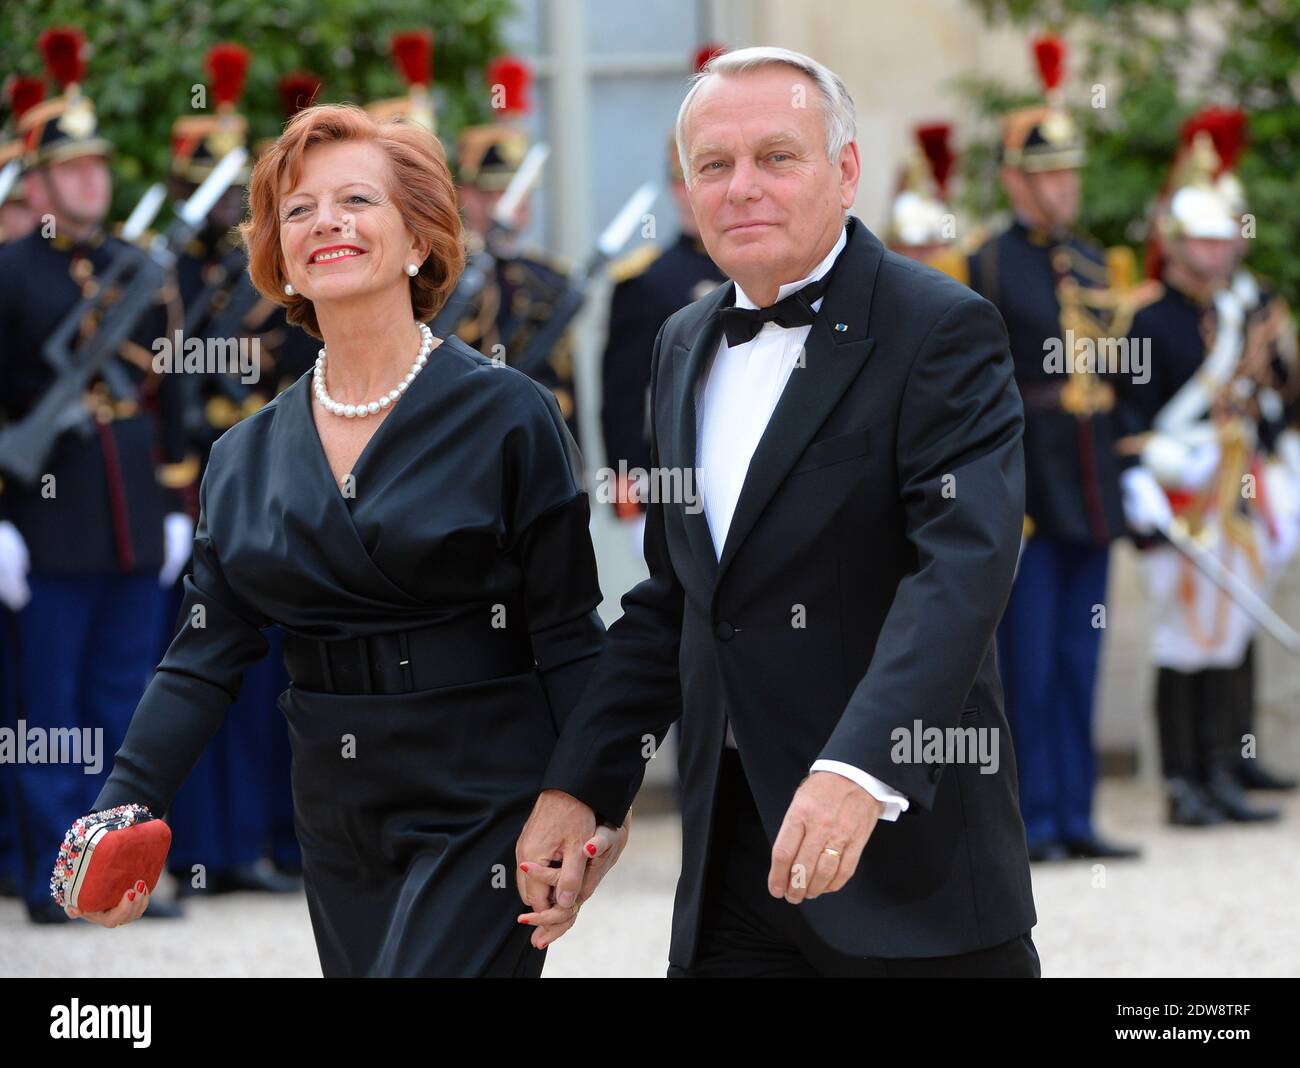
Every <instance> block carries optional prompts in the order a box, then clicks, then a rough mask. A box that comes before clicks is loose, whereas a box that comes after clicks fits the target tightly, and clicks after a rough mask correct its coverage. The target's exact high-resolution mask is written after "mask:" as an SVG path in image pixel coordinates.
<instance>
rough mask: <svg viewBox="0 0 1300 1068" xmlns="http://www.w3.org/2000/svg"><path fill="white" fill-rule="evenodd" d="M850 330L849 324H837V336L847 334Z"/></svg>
mask: <svg viewBox="0 0 1300 1068" xmlns="http://www.w3.org/2000/svg"><path fill="white" fill-rule="evenodd" d="M848 328H849V324H848V323H836V324H835V332H836V333H837V334H843V333H845V332H846V331H847V330H848Z"/></svg>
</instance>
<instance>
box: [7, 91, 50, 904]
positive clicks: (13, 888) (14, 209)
mask: <svg viewBox="0 0 1300 1068" xmlns="http://www.w3.org/2000/svg"><path fill="white" fill-rule="evenodd" d="M4 95H5V98H6V99H7V100H8V101H9V107H10V113H9V114H10V123H9V124H8V125H7V126H6V128H5V130H4V133H3V134H0V245H5V244H8V243H10V242H13V241H18V240H20V239H21V238H23V237H26V236H27V235H28V234H29V233H31V231H32V229H33V228H34V227H35V225H36V220H35V218H34V217H33V215H32V210H31V206H30V205H29V204H28V203H27V196H26V194H25V193H24V192H23V182H22V155H23V143H22V141H21V140H20V139H19V138H18V134H17V131H16V130H15V129H14V128H13V127H14V126H16V124H17V122H18V120H19V119H20V118H22V115H23V113H24V112H25V111H27V110H28V109H29V108H31V107H32V106H33V105H35V104H38V103H40V101H41V98H42V97H44V95H45V83H44V82H43V81H41V79H39V78H27V77H14V78H11V79H10V80H9V82H8V84H7V85H6V87H5V94H4ZM8 600H9V595H6V593H5V592H4V591H0V726H12V725H13V721H14V714H13V709H14V707H15V702H14V700H13V685H14V669H13V647H14V619H13V613H12V612H10V610H9V609H8V607H6V603H7V601H8ZM12 791H13V771H12V765H11V764H10V763H9V762H8V761H0V897H15V896H17V894H18V883H17V871H16V865H17V855H16V853H15V849H16V842H15V835H14V818H13V811H14V805H13V798H12V796H11V794H12Z"/></svg>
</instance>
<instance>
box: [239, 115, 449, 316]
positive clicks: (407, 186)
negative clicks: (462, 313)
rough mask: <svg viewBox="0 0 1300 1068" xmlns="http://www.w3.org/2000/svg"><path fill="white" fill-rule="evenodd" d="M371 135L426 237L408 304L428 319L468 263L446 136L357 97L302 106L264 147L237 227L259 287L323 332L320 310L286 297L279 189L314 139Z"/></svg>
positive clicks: (403, 204) (298, 168)
mask: <svg viewBox="0 0 1300 1068" xmlns="http://www.w3.org/2000/svg"><path fill="white" fill-rule="evenodd" d="M332 141H369V142H370V143H372V144H375V145H377V146H378V147H379V148H380V149H382V150H383V152H384V154H385V155H386V156H387V157H388V161H389V164H390V166H391V168H392V174H391V177H390V182H389V190H388V192H389V195H390V196H391V197H392V200H393V204H394V206H396V208H397V210H398V211H399V212H401V215H402V218H403V219H404V220H405V221H406V225H407V227H408V228H409V229H410V231H411V233H413V234H415V235H416V237H418V238H421V239H423V240H425V241H428V242H429V246H430V251H429V256H428V258H427V259H426V260H425V261H424V264H423V265H422V266H421V267H420V273H419V274H417V275H416V276H415V277H414V278H412V279H411V306H412V308H413V309H414V311H415V317H416V319H418V320H419V321H420V322H422V323H423V322H428V321H429V320H430V319H432V318H433V316H434V315H435V314H436V313H437V311H438V309H439V308H441V307H442V306H443V304H445V303H446V301H447V298H448V297H449V296H450V295H451V291H452V289H453V287H454V286H455V285H456V281H457V279H458V278H460V273H461V270H462V269H463V268H464V266H465V243H464V237H463V235H462V232H461V222H460V211H459V209H458V207H457V204H456V186H455V183H454V182H453V181H452V177H451V172H450V170H448V168H447V156H446V153H445V152H444V151H443V148H442V143H441V142H440V141H439V140H438V139H437V138H436V137H435V136H434V135H433V134H432V133H430V132H429V131H428V130H426V129H425V128H424V127H423V126H419V125H416V124H415V123H411V122H406V121H405V120H403V119H388V120H386V121H384V122H376V121H375V120H374V119H372V118H371V117H370V116H369V115H367V114H366V113H365V112H364V111H362V110H361V108H359V107H357V106H355V105H354V104H320V105H317V106H315V107H310V108H304V109H303V110H302V111H300V112H298V114H297V115H295V116H294V117H293V118H292V119H290V120H289V124H288V125H287V126H286V127H285V128H284V133H282V134H281V135H280V137H279V139H278V140H277V141H276V142H275V143H274V144H273V145H272V146H271V147H270V148H269V149H267V150H266V152H264V153H263V154H262V156H261V158H260V159H258V161H257V165H256V166H255V167H254V168H253V174H252V177H251V179H250V180H249V184H248V219H247V220H246V221H245V222H244V223H242V224H241V225H240V227H239V232H240V234H241V235H242V236H243V238H244V244H245V245H246V246H247V247H248V273H249V275H250V276H251V277H252V279H253V285H254V286H256V287H257V291H258V292H259V293H261V294H262V296H264V297H266V299H267V300H271V301H274V302H275V303H276V304H280V305H282V306H283V307H284V308H285V316H286V318H288V320H289V322H291V323H296V324H298V325H300V326H301V327H303V329H305V330H306V331H307V333H309V334H311V335H312V337H315V338H319V337H320V336H321V334H320V325H319V323H318V322H317V321H316V309H315V308H314V307H313V306H312V302H311V301H310V300H308V299H307V298H306V297H304V296H302V294H294V295H293V296H286V295H285V292H284V286H285V282H286V281H287V279H286V277H285V273H284V257H283V255H282V254H281V251H280V211H279V201H280V188H281V185H282V184H283V183H284V181H285V179H286V177H287V179H288V188H292V187H293V185H294V184H296V183H297V181H298V178H299V176H300V175H301V173H302V158H303V155H304V154H305V153H306V152H307V150H308V149H309V148H311V147H312V146H313V145H320V144H327V143H329V142H332Z"/></svg>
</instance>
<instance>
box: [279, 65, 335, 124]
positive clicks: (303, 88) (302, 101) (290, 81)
mask: <svg viewBox="0 0 1300 1068" xmlns="http://www.w3.org/2000/svg"><path fill="white" fill-rule="evenodd" d="M323 84H324V83H323V82H322V81H321V79H320V75H317V74H313V73H312V72H311V71H309V70H295V71H291V72H290V73H288V74H286V75H285V76H284V77H283V78H281V79H280V81H279V82H278V83H277V86H276V88H277V89H279V91H280V107H281V108H283V109H284V114H285V117H286V118H290V119H291V118H293V117H294V116H295V115H297V114H298V112H300V111H301V110H302V109H303V108H309V107H311V106H312V104H313V103H315V100H316V96H317V94H318V93H319V92H320V91H321V87H322V85H323Z"/></svg>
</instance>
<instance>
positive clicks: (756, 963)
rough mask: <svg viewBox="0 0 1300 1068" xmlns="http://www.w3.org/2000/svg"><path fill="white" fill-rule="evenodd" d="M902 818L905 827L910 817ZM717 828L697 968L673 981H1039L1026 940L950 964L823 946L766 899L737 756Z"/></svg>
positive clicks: (724, 776)
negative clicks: (1014, 978) (856, 953)
mask: <svg viewBox="0 0 1300 1068" xmlns="http://www.w3.org/2000/svg"><path fill="white" fill-rule="evenodd" d="M901 818H902V819H904V820H906V819H907V816H906V814H904V815H903V816H902V817H901ZM714 821H715V822H714V827H713V839H712V840H713V845H712V848H711V850H710V855H709V867H708V873H707V875H706V877H705V887H704V901H703V909H702V913H701V916H700V940H699V945H698V948H697V952H696V955H695V963H694V964H692V965H691V967H689V968H683V967H680V966H678V965H675V964H670V965H669V966H668V977H669V978H696V977H700V978H703V977H717V976H727V977H738V976H751V977H770V978H819V977H852V978H866V977H880V978H906V977H928V976H941V975H943V976H967V977H972V978H974V977H978V978H989V977H999V976H1023V977H1033V978H1037V977H1038V976H1039V974H1040V970H1039V963H1038V952H1037V950H1035V948H1034V943H1033V940H1032V939H1031V938H1030V936H1029V933H1028V932H1026V933H1025V934H1023V935H1020V936H1018V937H1016V938H1013V939H1011V940H1010V941H1008V942H1004V943H1002V944H1001V945H997V946H992V947H990V948H988V949H981V950H977V951H975V952H973V953H962V954H959V955H957V956H951V957H919V958H906V959H903V958H882V957H853V956H849V955H847V954H844V953H841V952H839V951H838V950H836V949H833V948H831V947H830V946H828V945H826V943H825V942H823V941H822V940H821V939H820V938H819V937H818V936H817V934H815V933H814V931H813V929H812V927H811V926H809V924H808V921H807V920H806V919H804V917H803V915H802V914H801V913H800V911H799V907H798V906H797V905H791V904H790V903H789V902H787V901H784V900H780V899H777V898H774V897H772V896H771V894H769V893H768V892H767V874H768V869H769V868H770V866H771V854H772V847H771V845H770V844H769V843H768V840H767V835H766V833H765V832H764V830H763V824H762V822H761V820H760V818H759V815H758V809H757V807H756V806H755V804H754V798H753V795H752V794H751V792H750V789H749V784H748V783H747V782H746V781H745V774H744V771H743V770H742V768H741V764H740V757H739V754H737V753H736V751H735V750H734V749H726V750H724V751H723V758H722V770H721V780H720V782H719V784H718V801H717V805H716V807H715V809H714ZM868 848H869V847H868Z"/></svg>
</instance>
